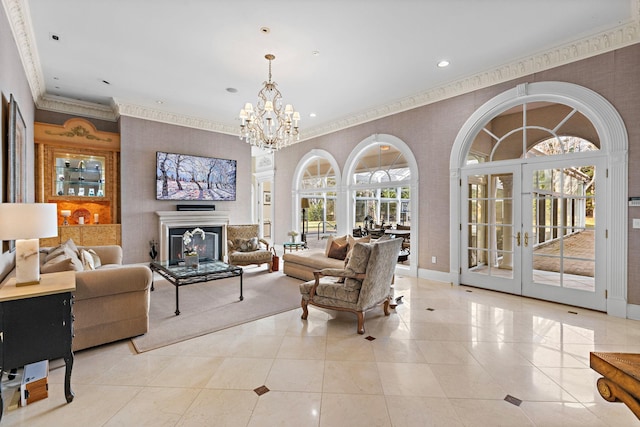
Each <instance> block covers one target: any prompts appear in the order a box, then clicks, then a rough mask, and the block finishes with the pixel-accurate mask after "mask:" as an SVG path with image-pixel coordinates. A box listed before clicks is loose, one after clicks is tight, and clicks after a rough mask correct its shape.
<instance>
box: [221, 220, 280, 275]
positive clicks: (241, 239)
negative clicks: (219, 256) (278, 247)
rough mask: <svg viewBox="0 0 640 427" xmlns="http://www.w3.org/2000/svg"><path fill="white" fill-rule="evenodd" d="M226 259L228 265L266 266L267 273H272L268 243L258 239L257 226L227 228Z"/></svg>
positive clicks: (232, 226)
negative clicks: (267, 266) (267, 267)
mask: <svg viewBox="0 0 640 427" xmlns="http://www.w3.org/2000/svg"><path fill="white" fill-rule="evenodd" d="M263 245H264V246H266V247H264V246H263ZM227 257H228V260H229V264H233V265H252V264H257V265H262V264H268V265H269V273H271V272H272V271H273V266H272V260H273V255H272V253H271V252H270V251H269V242H267V241H266V240H264V239H260V238H258V224H246V225H228V226H227Z"/></svg>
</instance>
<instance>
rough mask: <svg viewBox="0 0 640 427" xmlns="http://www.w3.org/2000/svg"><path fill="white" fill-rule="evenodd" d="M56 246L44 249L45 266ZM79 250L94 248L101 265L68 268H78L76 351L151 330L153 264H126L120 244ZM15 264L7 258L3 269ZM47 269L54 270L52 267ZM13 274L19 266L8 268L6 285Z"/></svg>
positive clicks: (4, 259)
mask: <svg viewBox="0 0 640 427" xmlns="http://www.w3.org/2000/svg"><path fill="white" fill-rule="evenodd" d="M52 249H53V248H41V257H40V258H41V269H42V266H43V265H44V260H45V257H46V255H47V254H48V252H49V251H51V250H52ZM78 249H87V250H89V249H91V250H93V252H94V253H95V255H96V256H97V258H96V259H97V260H98V259H99V264H100V266H99V267H97V268H96V269H95V270H84V269H83V265H82V264H80V265H78V264H77V262H75V261H74V262H69V264H68V268H66V269H67V270H76V291H75V293H74V305H73V315H74V322H73V330H74V338H73V350H74V351H77V350H82V349H85V348H89V347H94V346H97V345H101V344H106V343H110V342H113V341H118V340H121V339H125V338H130V337H134V336H137V335H141V334H144V333H146V332H147V331H148V330H149V291H150V287H151V281H152V274H151V270H150V269H149V267H147V266H146V265H142V264H132V265H122V248H121V247H120V246H115V245H112V246H91V247H82V246H81V247H78ZM5 255H6V254H5ZM12 255H13V254H12ZM14 265H15V262H14V260H13V259H11V260H8V259H6V258H5V257H3V259H2V268H3V271H7V270H8V268H11V267H13V266H14ZM59 268H60V269H62V267H59ZM47 271H49V272H52V270H51V269H47ZM12 276H15V269H13V270H9V271H8V274H7V275H6V277H5V278H4V281H3V284H4V283H5V282H6V281H7V280H8V278H9V277H12ZM34 286H37V285H34Z"/></svg>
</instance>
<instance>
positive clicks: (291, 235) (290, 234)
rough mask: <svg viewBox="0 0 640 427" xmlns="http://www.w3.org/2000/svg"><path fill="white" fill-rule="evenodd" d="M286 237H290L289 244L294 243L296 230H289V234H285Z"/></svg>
mask: <svg viewBox="0 0 640 427" xmlns="http://www.w3.org/2000/svg"><path fill="white" fill-rule="evenodd" d="M287 235H288V236H289V237H291V243H295V242H296V236H297V235H298V232H297V231H296V230H291V231H290V232H288V233H287Z"/></svg>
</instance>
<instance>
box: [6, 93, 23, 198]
mask: <svg viewBox="0 0 640 427" xmlns="http://www.w3.org/2000/svg"><path fill="white" fill-rule="evenodd" d="M8 136H9V138H8V145H7V148H8V150H7V151H8V153H7V202H9V203H25V202H26V201H27V195H26V191H27V165H26V161H27V126H26V124H25V122H24V118H23V117H22V113H21V112H20V107H18V103H17V102H16V100H15V98H14V97H13V95H11V96H10V99H9V132H8Z"/></svg>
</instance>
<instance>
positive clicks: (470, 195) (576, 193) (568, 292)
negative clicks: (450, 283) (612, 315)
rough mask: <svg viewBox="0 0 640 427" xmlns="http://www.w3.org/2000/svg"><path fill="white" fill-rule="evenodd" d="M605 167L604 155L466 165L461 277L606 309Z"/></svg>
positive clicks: (466, 281)
mask: <svg viewBox="0 0 640 427" xmlns="http://www.w3.org/2000/svg"><path fill="white" fill-rule="evenodd" d="M604 170H605V167H604V162H603V160H602V159H600V158H589V159H569V160H567V159H566V158H564V159H558V160H551V161H550V160H547V159H545V160H544V161H539V162H535V163H521V164H510V165H504V166H496V164H495V163H494V164H492V165H490V166H478V167H474V168H466V169H464V170H463V172H462V182H461V185H462V191H461V197H462V204H461V206H463V207H464V208H463V212H462V215H461V218H462V223H461V239H462V240H461V242H462V244H461V248H463V250H462V254H461V256H462V260H461V263H460V265H461V272H460V279H461V283H463V284H467V285H471V286H477V287H481V288H485V289H492V290H497V291H501V292H508V293H512V294H516V295H523V296H529V297H534V298H540V299H544V300H548V301H555V302H559V303H564V304H568V305H574V306H579V307H585V308H591V309H596V310H605V309H606V298H605V289H604V282H605V281H604V280H598V276H600V275H603V276H602V277H604V268H605V266H606V263H605V257H604V256H603V254H604V253H605V251H604V247H605V244H606V242H605V232H604V231H603V230H602V229H603V228H604V227H603V226H601V227H598V224H601V225H602V224H605V223H606V222H605V220H606V218H605V215H606V209H605V206H604V204H603V203H602V202H601V201H600V197H598V195H597V191H596V189H597V188H598V180H601V184H600V187H601V188H604V182H603V180H604V179H605V178H604ZM600 252H602V254H601V253H600Z"/></svg>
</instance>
